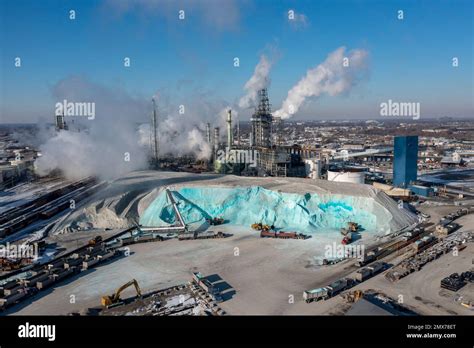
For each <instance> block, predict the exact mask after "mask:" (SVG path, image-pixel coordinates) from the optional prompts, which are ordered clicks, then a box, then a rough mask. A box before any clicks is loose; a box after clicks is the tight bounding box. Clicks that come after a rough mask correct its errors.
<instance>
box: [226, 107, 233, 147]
mask: <svg viewBox="0 0 474 348" xmlns="http://www.w3.org/2000/svg"><path fill="white" fill-rule="evenodd" d="M232 145H234V140H233V134H232V110H230V109H229V111H228V112H227V146H229V148H231V147H232Z"/></svg>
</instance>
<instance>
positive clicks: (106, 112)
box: [35, 77, 225, 179]
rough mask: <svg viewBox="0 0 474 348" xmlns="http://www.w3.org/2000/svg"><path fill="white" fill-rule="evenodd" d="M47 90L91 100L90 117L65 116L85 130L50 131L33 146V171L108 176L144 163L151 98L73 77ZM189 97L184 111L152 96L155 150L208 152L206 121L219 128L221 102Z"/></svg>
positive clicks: (75, 99) (59, 98)
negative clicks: (92, 111) (35, 153)
mask: <svg viewBox="0 0 474 348" xmlns="http://www.w3.org/2000/svg"><path fill="white" fill-rule="evenodd" d="M53 96H54V97H55V99H54V100H55V102H56V101H62V100H63V99H67V100H68V101H70V102H95V103H96V117H95V119H93V120H88V119H87V118H84V117H83V118H80V117H65V119H66V122H67V123H68V124H69V125H70V126H71V125H72V121H73V120H74V124H75V125H78V123H82V124H83V125H84V126H85V128H86V131H81V132H77V131H60V132H57V133H55V132H52V133H51V132H50V133H49V137H48V138H47V140H46V141H45V142H44V143H43V144H42V145H40V148H39V150H40V152H41V154H42V156H41V157H39V158H38V159H37V160H36V163H35V165H36V170H37V172H38V174H40V175H46V174H48V173H49V172H51V171H52V170H54V169H60V170H61V171H62V172H63V173H64V175H65V176H66V177H67V178H69V179H78V178H82V177H85V176H90V175H94V176H99V177H101V178H104V179H109V178H114V177H118V176H120V175H122V174H125V173H127V172H130V171H133V170H138V169H143V168H146V167H147V166H148V158H149V155H150V144H151V142H150V140H151V137H150V131H151V126H150V114H151V111H152V110H151V100H147V99H146V98H143V97H133V96H130V95H129V94H127V93H126V92H125V91H124V90H122V89H110V88H107V87H105V86H101V85H98V84H95V83H92V82H90V81H88V80H85V79H83V78H79V77H72V78H67V79H64V80H62V81H60V82H59V83H58V84H57V85H56V86H55V87H54V88H53ZM190 99H191V101H190V102H189V104H187V105H185V112H184V114H180V113H179V108H178V106H176V105H171V104H168V103H169V101H167V98H164V97H162V98H157V105H158V107H157V110H158V127H157V130H158V140H159V151H160V156H163V155H173V156H183V155H194V156H195V157H196V158H198V159H206V158H209V157H210V155H211V145H210V144H209V143H207V141H206V139H205V130H206V123H207V122H209V123H211V127H221V129H222V130H223V129H225V128H224V126H225V118H224V116H223V115H222V113H221V110H223V105H225V104H224V103H222V102H221V103H217V102H216V103H207V102H206V101H205V100H204V98H203V96H202V95H199V96H195V97H192V98H190ZM163 108H164V109H168V112H163V110H162V109H163ZM83 128H84V127H83ZM222 130H221V134H222V133H223V131H222Z"/></svg>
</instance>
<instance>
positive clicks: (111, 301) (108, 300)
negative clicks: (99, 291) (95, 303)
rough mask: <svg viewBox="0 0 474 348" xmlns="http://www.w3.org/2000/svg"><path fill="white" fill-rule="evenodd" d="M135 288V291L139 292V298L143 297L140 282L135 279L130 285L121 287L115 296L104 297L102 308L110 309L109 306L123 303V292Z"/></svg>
mask: <svg viewBox="0 0 474 348" xmlns="http://www.w3.org/2000/svg"><path fill="white" fill-rule="evenodd" d="M132 285H133V286H135V290H136V291H137V297H139V298H140V297H142V292H141V290H140V287H139V286H138V282H137V281H136V280H135V279H132V280H131V281H129V282H128V283H126V284H124V285H122V286H121V287H119V288H118V289H117V290H116V291H115V294H113V295H110V296H102V298H101V301H100V302H101V304H102V306H104V307H109V306H112V305H118V304H120V303H121V300H120V294H121V293H122V291H124V290H125V289H126V288H128V287H129V286H132Z"/></svg>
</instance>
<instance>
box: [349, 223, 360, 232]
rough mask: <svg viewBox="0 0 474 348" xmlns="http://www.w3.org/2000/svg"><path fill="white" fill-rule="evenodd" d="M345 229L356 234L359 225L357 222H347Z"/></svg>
mask: <svg viewBox="0 0 474 348" xmlns="http://www.w3.org/2000/svg"><path fill="white" fill-rule="evenodd" d="M347 227H348V228H349V231H352V232H357V231H358V230H359V227H360V226H359V224H358V223H357V222H351V221H349V222H348V223H347Z"/></svg>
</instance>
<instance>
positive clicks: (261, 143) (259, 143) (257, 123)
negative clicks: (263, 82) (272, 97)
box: [250, 88, 273, 148]
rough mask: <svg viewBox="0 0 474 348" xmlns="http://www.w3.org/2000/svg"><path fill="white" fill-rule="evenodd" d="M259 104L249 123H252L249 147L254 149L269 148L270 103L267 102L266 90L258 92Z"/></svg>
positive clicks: (270, 126) (270, 130) (270, 127)
mask: <svg viewBox="0 0 474 348" xmlns="http://www.w3.org/2000/svg"><path fill="white" fill-rule="evenodd" d="M258 97H259V103H258V106H257V107H256V108H255V112H254V114H253V115H252V117H251V119H250V121H251V123H252V133H251V136H250V145H251V146H255V147H267V148H268V147H271V145H272V144H271V137H272V134H271V133H272V121H273V116H272V114H271V106H270V101H269V100H268V93H267V89H266V88H264V89H261V90H260V91H258Z"/></svg>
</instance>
